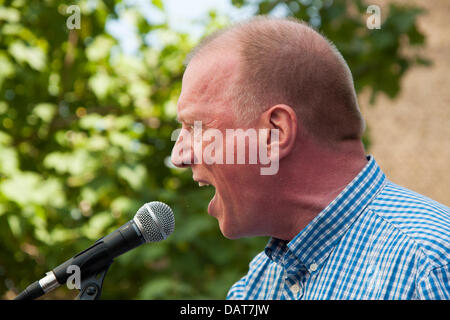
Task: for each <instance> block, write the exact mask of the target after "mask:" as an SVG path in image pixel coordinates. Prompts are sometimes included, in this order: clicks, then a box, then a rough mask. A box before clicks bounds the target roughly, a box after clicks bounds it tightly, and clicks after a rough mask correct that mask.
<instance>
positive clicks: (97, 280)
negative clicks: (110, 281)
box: [75, 260, 113, 300]
mask: <svg viewBox="0 0 450 320" xmlns="http://www.w3.org/2000/svg"><path fill="white" fill-rule="evenodd" d="M112 263H113V260H111V261H109V263H107V264H106V265H105V267H104V268H103V269H101V270H100V271H99V272H96V273H93V274H91V275H90V276H88V277H86V278H83V279H81V283H80V293H79V294H78V295H77V297H76V298H75V300H99V299H100V295H101V294H102V287H103V280H104V279H105V276H106V272H108V269H109V267H110V266H111V264H112Z"/></svg>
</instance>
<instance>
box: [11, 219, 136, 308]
mask: <svg viewBox="0 0 450 320" xmlns="http://www.w3.org/2000/svg"><path fill="white" fill-rule="evenodd" d="M143 243H145V239H144V237H143V236H142V233H141V232H140V231H139V228H138V227H137V225H136V223H135V222H134V221H133V220H130V221H128V222H127V223H125V224H124V225H123V226H121V227H119V228H118V229H117V230H115V231H114V232H112V233H110V234H109V235H107V236H105V237H103V238H101V239H99V240H97V241H96V242H95V243H94V244H93V245H92V246H90V247H89V248H87V249H86V250H84V251H82V252H80V253H78V254H77V255H75V256H74V257H72V258H70V259H69V260H67V261H66V262H64V263H62V264H60V265H59V266H58V267H56V268H55V269H53V270H52V272H49V273H48V274H50V276H47V277H50V278H51V279H52V280H51V281H50V283H48V288H46V287H45V285H44V287H42V286H41V283H39V281H35V282H33V283H32V284H31V285H29V286H28V287H27V288H26V289H25V290H24V291H22V292H21V293H20V294H19V295H18V296H17V297H15V298H14V300H29V299H36V298H38V297H40V296H42V295H44V294H45V293H47V292H48V291H51V290H52V289H54V288H55V287H58V286H60V285H63V284H65V283H66V281H67V279H68V278H69V276H70V275H71V274H69V273H67V270H68V267H69V266H71V265H76V266H78V267H79V268H80V271H81V279H84V278H87V277H89V276H91V275H92V274H94V273H96V272H98V271H101V270H102V269H104V268H105V267H106V266H109V265H110V264H111V261H112V260H113V259H114V258H115V257H117V256H120V255H121V254H123V253H125V252H127V251H129V250H131V249H134V248H136V247H138V246H140V245H141V244H143ZM44 279H46V278H42V279H41V280H44ZM44 283H47V281H45V282H44Z"/></svg>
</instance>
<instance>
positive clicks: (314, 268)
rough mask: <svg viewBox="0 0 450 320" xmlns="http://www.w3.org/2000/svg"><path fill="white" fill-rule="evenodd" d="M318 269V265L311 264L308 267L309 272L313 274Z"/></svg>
mask: <svg viewBox="0 0 450 320" xmlns="http://www.w3.org/2000/svg"><path fill="white" fill-rule="evenodd" d="M317 268H318V265H317V264H316V263H311V265H310V266H309V271H311V272H314V271H316V270H317Z"/></svg>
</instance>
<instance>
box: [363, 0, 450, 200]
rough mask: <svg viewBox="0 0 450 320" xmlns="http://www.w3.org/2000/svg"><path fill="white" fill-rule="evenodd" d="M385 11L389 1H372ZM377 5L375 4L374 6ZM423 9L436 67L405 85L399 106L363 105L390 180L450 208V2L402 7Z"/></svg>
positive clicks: (382, 101)
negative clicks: (384, 7)
mask: <svg viewBox="0 0 450 320" xmlns="http://www.w3.org/2000/svg"><path fill="white" fill-rule="evenodd" d="M372 2H373V4H378V5H380V6H381V7H382V12H381V14H382V15H383V6H384V5H385V4H386V2H387V1H372ZM372 2H371V3H372ZM396 2H397V3H405V4H414V5H418V6H420V7H423V8H425V9H426V10H427V13H426V14H424V15H422V16H421V17H420V18H419V22H420V24H419V27H420V29H421V30H422V31H423V32H424V33H425V34H426V41H427V45H426V48H425V50H424V55H425V56H426V57H427V58H429V59H430V60H431V61H432V62H433V65H432V66H431V67H428V68H427V67H417V68H414V69H413V70H411V71H410V72H409V73H408V74H407V75H406V76H405V77H404V79H403V83H402V84H403V85H402V90H401V93H400V94H399V96H398V97H397V98H396V99H395V100H394V101H392V100H389V99H388V98H386V97H383V96H379V97H378V99H377V102H376V104H375V105H374V106H369V104H368V99H367V98H366V96H365V95H361V96H360V105H361V109H362V113H363V116H364V117H365V119H366V121H367V124H368V126H369V129H370V137H371V142H372V145H371V148H370V150H369V153H371V154H373V155H374V156H375V159H376V160H377V162H378V163H379V164H380V166H381V168H382V169H383V171H384V172H385V173H386V175H387V176H388V178H389V179H390V180H391V181H393V182H395V183H397V184H399V185H402V186H404V187H407V188H409V189H412V190H414V191H417V192H419V193H421V194H423V195H426V196H428V197H430V198H432V199H434V200H436V201H438V202H441V203H443V204H445V205H447V206H450V75H449V71H450V33H449V32H448V30H449V14H450V1H448V0H433V1H425V0H422V1H411V0H408V1H398V0H397V1H396Z"/></svg>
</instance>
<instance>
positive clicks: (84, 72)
mask: <svg viewBox="0 0 450 320" xmlns="http://www.w3.org/2000/svg"><path fill="white" fill-rule="evenodd" d="M130 3H131V2H130ZM130 3H128V4H127V2H126V3H122V2H121V1H117V0H115V1H113V0H103V1H101V0H98V1H89V0H81V1H77V2H74V3H66V2H65V1H53V0H46V1H38V0H28V1H25V0H13V1H1V0H0V297H3V298H11V297H12V296H14V290H21V289H23V288H24V287H25V286H26V285H28V284H29V283H30V282H32V281H34V280H36V279H39V278H40V277H41V276H42V275H43V274H44V273H45V272H46V271H48V270H50V269H51V268H53V267H55V266H56V265H58V264H59V263H61V262H63V261H64V260H66V259H67V258H69V257H71V256H73V255H74V254H75V253H77V252H79V251H81V250H83V249H84V248H86V247H88V246H89V245H90V244H92V243H93V242H94V241H95V240H96V239H98V238H99V237H101V236H103V235H105V234H107V233H109V232H111V231H113V230H115V229H116V228H117V227H118V226H120V225H121V224H123V223H125V222H126V221H128V220H129V219H131V218H132V217H133V216H134V213H135V212H136V210H137V209H138V208H139V207H140V206H141V205H142V204H143V203H145V202H148V201H153V200H159V201H163V202H166V203H167V204H169V205H170V206H171V207H172V208H173V210H174V212H175V218H176V228H175V232H174V234H173V235H172V236H171V237H169V238H168V239H167V240H166V241H163V242H161V243H159V244H157V245H146V246H142V247H140V248H137V249H136V250H133V251H131V252H129V253H127V254H125V255H123V256H122V257H120V258H118V259H117V261H116V262H115V263H114V264H113V265H112V267H111V268H110V270H109V272H108V275H107V277H106V281H105V285H104V291H103V298H104V299H108V298H112V299H134V298H141V299H158V298H159V299H183V298H189V299H197V298H212V299H221V298H224V297H225V295H226V292H227V290H228V289H229V287H230V286H231V285H232V284H233V283H234V282H235V281H237V280H238V279H239V277H241V276H242V275H243V274H245V272H246V271H247V268H248V263H249V261H250V260H251V258H252V257H253V256H254V255H255V254H256V253H257V252H258V251H260V250H262V248H263V247H264V244H265V242H266V241H267V239H266V238H253V239H241V240H236V241H230V240H227V239H225V238H224V237H223V236H222V235H221V233H220V230H219V228H218V225H217V221H216V220H215V219H214V218H212V217H210V216H208V215H207V213H206V208H207V203H208V202H209V200H210V198H211V197H212V195H213V192H214V191H213V190H212V189H210V188H201V189H199V188H198V186H196V185H195V184H194V183H193V181H192V179H191V173H190V171H189V170H180V169H174V168H171V167H170V166H168V165H167V163H168V157H169V156H170V151H171V148H172V146H173V142H172V141H171V134H172V132H173V130H174V129H176V128H177V127H178V124H177V123H176V121H175V120H174V119H175V111H176V102H177V99H178V95H179V92H180V87H181V77H182V74H183V64H182V63H183V60H184V58H185V56H186V54H187V52H188V51H189V50H190V49H191V48H192V47H193V46H194V45H195V43H194V41H192V40H191V38H190V37H189V35H187V34H184V33H180V32H175V31H173V30H171V28H170V27H169V26H168V25H167V23H161V24H154V23H151V22H149V21H148V19H146V18H145V17H144V16H143V15H142V13H141V11H140V10H139V8H138V7H136V6H134V5H131V4H130ZM152 3H153V5H154V7H155V8H157V9H158V10H160V11H161V12H162V13H164V6H163V4H162V2H161V1H152ZM70 4H77V5H79V7H80V8H81V28H80V29H74V30H68V28H67V26H66V20H67V18H68V16H69V14H68V13H67V11H66V10H67V7H68V5H70ZM93 4H94V5H93ZM119 4H120V10H118V5H119ZM233 4H234V5H236V6H246V5H249V4H248V3H247V2H246V1H233ZM250 5H253V6H255V1H251V4H250ZM277 6H285V7H286V8H287V10H285V12H286V14H287V15H291V16H296V17H298V18H301V19H304V20H307V21H309V20H310V19H315V20H314V21H315V23H317V17H320V23H319V24H318V25H317V27H318V28H319V29H320V30H321V31H322V32H323V33H324V34H325V35H327V37H328V38H330V39H331V40H332V41H334V43H335V44H336V46H337V47H338V48H339V49H340V50H341V51H342V53H343V55H344V57H345V58H346V59H347V61H348V63H349V65H350V67H351V69H352V71H353V74H354V77H355V85H356V88H357V90H358V92H360V91H361V90H362V89H364V88H369V89H370V90H371V91H372V99H374V98H375V97H376V95H377V94H378V93H379V92H384V93H385V94H387V95H388V96H390V97H395V96H396V95H397V94H398V92H399V89H400V80H401V78H402V76H403V75H404V73H405V71H406V70H407V69H408V68H409V67H411V66H413V65H415V64H424V63H427V60H426V59H424V58H423V57H420V56H417V55H416V53H415V51H411V50H410V48H411V46H417V45H423V44H424V36H423V34H421V33H420V31H419V30H418V29H417V21H416V20H417V15H419V14H420V13H422V11H421V10H420V9H417V8H406V7H400V6H397V5H391V6H390V8H389V14H387V15H386V17H385V18H383V20H384V23H383V25H382V28H381V30H368V29H367V28H366V26H365V19H366V17H367V14H366V13H365V10H366V7H367V4H365V3H364V2H362V1H356V2H350V1H343V0H341V1H300V2H298V1H259V2H256V11H257V13H259V14H268V13H270V12H272V11H273V10H275V9H276V7H277ZM286 8H285V9H286ZM124 16H126V17H127V19H128V21H132V22H133V24H134V26H135V28H136V30H137V35H138V37H139V39H140V43H139V47H138V52H136V53H135V54H125V53H124V52H123V50H122V49H123V48H121V47H120V46H119V43H118V41H117V39H115V38H114V37H113V36H111V35H110V34H109V33H108V32H107V31H106V28H105V25H106V23H107V21H111V20H117V19H119V18H121V17H124ZM217 21H218V20H216V19H215V15H214V14H211V15H210V16H209V17H205V24H206V25H207V28H206V30H208V31H210V30H214V29H217V28H218V27H219V26H220V23H218V22H217ZM149 33H155V34H157V35H158V37H159V39H160V40H161V44H160V46H157V47H156V46H155V47H153V46H150V45H147V44H146V42H145V39H146V36H147V35H148V34H149ZM406 49H408V50H406ZM58 292H59V295H57V296H56V297H59V298H67V297H71V296H72V295H73V293H72V292H69V290H68V289H67V288H64V289H62V288H60V289H59V290H58Z"/></svg>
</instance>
